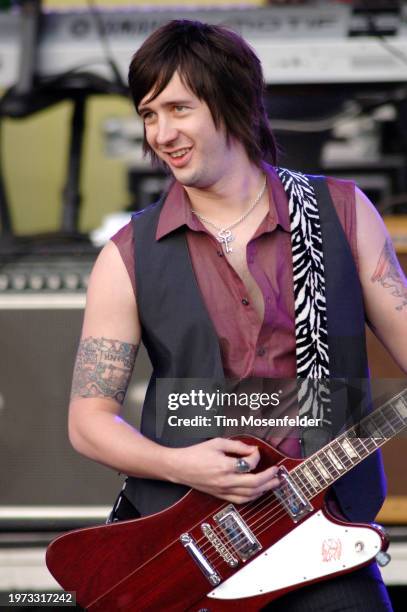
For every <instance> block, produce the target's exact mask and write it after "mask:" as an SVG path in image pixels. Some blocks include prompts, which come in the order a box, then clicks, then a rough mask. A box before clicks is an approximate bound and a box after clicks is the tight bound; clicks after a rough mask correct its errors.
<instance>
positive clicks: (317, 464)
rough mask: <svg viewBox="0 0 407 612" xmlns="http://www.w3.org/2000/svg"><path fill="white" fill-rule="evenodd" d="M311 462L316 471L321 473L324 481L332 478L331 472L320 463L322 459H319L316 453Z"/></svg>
mask: <svg viewBox="0 0 407 612" xmlns="http://www.w3.org/2000/svg"><path fill="white" fill-rule="evenodd" d="M313 464H314V467H316V469H317V470H318V472H319V473H320V474H321V476H322V478H323V479H324V481H325V482H329V481H330V480H332V476H331V474H330V473H329V472H328V470H326V469H325V466H324V464H323V463H322V461H321V460H320V459H319V457H318V455H317V456H316V457H315V459H314V460H313Z"/></svg>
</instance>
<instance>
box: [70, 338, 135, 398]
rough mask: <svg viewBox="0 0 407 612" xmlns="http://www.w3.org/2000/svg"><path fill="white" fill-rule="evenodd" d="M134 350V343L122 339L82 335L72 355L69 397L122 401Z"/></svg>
mask: <svg viewBox="0 0 407 612" xmlns="http://www.w3.org/2000/svg"><path fill="white" fill-rule="evenodd" d="M137 351H138V345H136V344H130V342H123V341H122V340H112V339H111V338H94V337H92V336H89V337H87V338H83V339H82V340H81V342H80V344H79V348H78V353H77V356H76V362H75V369H74V374H73V381H72V392H71V399H73V398H75V397H78V398H79V397H104V398H107V397H110V398H112V399H114V400H115V401H116V402H118V403H119V404H122V403H123V401H124V398H125V396H126V391H127V387H128V384H129V380H130V376H131V373H132V370H133V366H134V362H135V359H136V355H137Z"/></svg>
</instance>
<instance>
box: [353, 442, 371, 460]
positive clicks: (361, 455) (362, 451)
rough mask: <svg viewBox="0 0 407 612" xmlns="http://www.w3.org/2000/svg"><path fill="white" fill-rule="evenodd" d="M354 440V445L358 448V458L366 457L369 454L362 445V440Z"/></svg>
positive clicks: (364, 445)
mask: <svg viewBox="0 0 407 612" xmlns="http://www.w3.org/2000/svg"><path fill="white" fill-rule="evenodd" d="M353 439H354V440H355V444H357V445H358V447H359V451H360V452H359V456H360V457H363V458H365V457H367V456H368V455H369V454H370V451H369V449H368V448H367V447H366V444H365V443H364V441H363V439H362V438H353Z"/></svg>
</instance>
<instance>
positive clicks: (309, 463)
mask: <svg viewBox="0 0 407 612" xmlns="http://www.w3.org/2000/svg"><path fill="white" fill-rule="evenodd" d="M405 391H406V390H404V391H401V392H400V393H399V394H398V395H396V396H395V397H394V398H392V399H391V400H389V401H388V402H386V403H385V404H384V406H383V407H382V408H381V409H379V410H377V411H375V412H374V413H371V414H369V415H367V417H365V419H371V417H372V415H376V416H380V415H381V414H382V413H384V410H385V409H386V408H388V407H389V406H390V408H392V410H393V412H392V417H393V416H396V417H397V419H398V421H401V422H402V424H403V423H404V421H403V420H402V419H401V418H400V415H399V413H398V411H397V410H396V409H394V407H393V406H392V403H393V402H394V401H395V400H396V399H397V398H398V397H401V396H402V395H403V393H405ZM395 412H396V414H395ZM385 418H386V417H385ZM365 419H364V420H365ZM386 421H389V419H387V418H386ZM403 426H404V425H403ZM398 427H400V426H398ZM353 429H355V428H351V429H350V430H349V431H347V432H345V433H344V434H342V436H339V437H338V438H337V439H335V440H333V441H332V442H331V443H330V444H329V447H330V449H329V450H333V448H332V447H333V445H334V444H335V443H336V446H337V447H338V446H339V449H340V452H338V448H336V449H335V451H334V454H335V455H336V457H337V458H338V459H339V456H340V453H341V454H342V456H343V458H344V459H345V460H346V461H343V459H342V461H340V463H342V464H343V465H344V467H348V466H346V462H350V467H353V465H356V464H355V463H354V462H353V461H352V459H351V458H350V457H349V455H348V454H347V453H346V452H345V450H344V448H343V446H342V444H341V443H340V442H344V441H345V440H346V439H347V438H348V437H349V434H350V433H351V431H352V430H353ZM392 429H394V428H393V427H392ZM396 429H397V428H396ZM352 440H353V444H355V443H358V444H359V445H361V447H362V451H363V450H365V451H366V448H365V447H364V445H363V443H361V440H360V439H359V438H352ZM353 444H352V445H351V446H353ZM376 448H377V446H374V447H373V449H372V450H373V451H374V450H375V449H376ZM354 450H355V451H356V455H357V458H358V459H363V458H365V457H363V456H362V457H361V455H360V454H359V452H358V451H357V449H354ZM326 452H327V451H326V450H325V448H324V449H321V450H320V451H318V452H317V454H316V455H317V456H316V459H318V460H319V464H321V465H322V467H323V468H324V471H325V472H327V473H328V475H329V471H327V470H329V468H328V467H327V462H326V458H327V457H326ZM368 454H369V453H368ZM322 455H324V456H325V462H324V461H321V456H322ZM362 455H363V452H362ZM309 459H310V458H309ZM329 463H330V464H331V466H332V467H334V469H335V471H336V472H337V474H338V476H337V477H335V476H334V477H333V480H336V479H337V478H338V477H340V476H341V472H340V470H338V469H337V467H336V466H335V464H334V463H333V462H332V459H331V458H329ZM304 465H306V466H307V467H308V469H310V467H311V466H312V465H313V462H312V461H308V460H305V461H303V462H302V463H300V465H298V466H296V468H294V469H293V470H291V472H290V475H291V477H292V479H293V480H297V474H296V471H297V470H301V469H303V467H304ZM314 467H315V469H316V471H317V478H315V481H316V482H317V483H318V484H320V483H319V481H318V476H319V478H322V480H323V482H322V487H323V489H324V488H326V487H328V486H329V485H330V484H331V483H332V479H329V480H326V478H325V477H324V476H323V475H322V474H321V473H320V470H319V469H318V467H317V466H314ZM325 468H327V470H325ZM311 473H312V470H311ZM297 486H298V487H299V488H300V490H301V492H302V493H304V489H303V487H302V484H301V481H299V480H297ZM312 487H313V488H314V489H315V490H316V487H315V486H314V485H312ZM323 489H322V490H323ZM318 492H319V491H317V490H316V494H317V493H318ZM271 493H272V492H271ZM311 494H312V491H311ZM312 495H313V494H312ZM267 497H270V496H269V495H268V496H263V497H262V498H260V499H261V504H262V505H263V506H264V503H265V501H266V500H267ZM311 499H312V497H311ZM258 505H259V504H256V503H255V504H254V505H253V502H247V503H246V504H244V505H242V507H241V508H242V509H240V510H239V512H240V514H241V516H242V517H246V516H248V515H249V513H252V511H253V510H254V508H255V507H256V506H258ZM280 505H281V503H280ZM274 508H275V506H274V507H273V506H271V507H270V510H269V512H268V515H269V514H270V511H271V510H272V509H274ZM246 510H247V511H246ZM264 516H267V515H264V514H263V515H262V517H263V518H264ZM222 535H223V534H222ZM239 537H240V536H239ZM203 540H205V537H203V538H201V539H200V540H199V541H198V542H202V541H203ZM209 546H210V547H211V546H212V545H211V544H210V543H209Z"/></svg>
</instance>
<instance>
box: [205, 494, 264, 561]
mask: <svg viewBox="0 0 407 612" xmlns="http://www.w3.org/2000/svg"><path fill="white" fill-rule="evenodd" d="M213 519H214V521H216V523H217V525H218V526H219V527H220V529H221V530H222V532H223V534H224V536H225V537H226V540H227V543H228V545H229V546H230V547H232V548H233V550H235V552H236V554H237V555H238V557H240V559H241V560H242V561H247V559H250V557H252V556H253V555H254V554H256V553H257V551H259V550H261V544H260V542H259V541H258V539H257V538H256V536H255V535H254V533H253V532H252V531H251V530H250V529H249V527H248V526H247V524H246V523H245V521H244V520H243V519H242V517H241V516H240V514H239V512H238V511H237V510H236V508H235V507H234V506H233V504H229V505H228V506H226V507H225V508H223V510H221V511H220V512H218V513H217V514H215V516H214V517H213Z"/></svg>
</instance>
